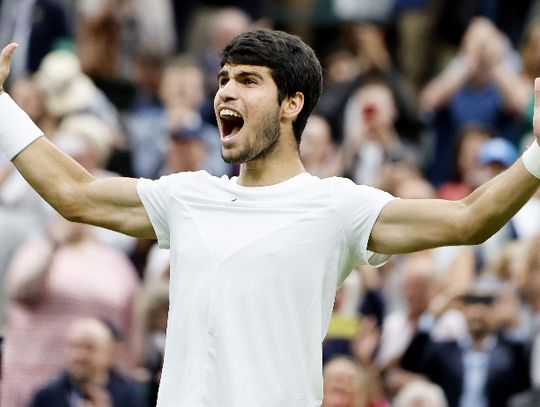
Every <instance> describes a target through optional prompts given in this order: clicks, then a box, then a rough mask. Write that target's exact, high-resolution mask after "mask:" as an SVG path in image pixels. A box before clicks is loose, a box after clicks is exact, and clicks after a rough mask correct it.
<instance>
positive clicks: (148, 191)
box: [137, 173, 186, 249]
mask: <svg viewBox="0 0 540 407" xmlns="http://www.w3.org/2000/svg"><path fill="white" fill-rule="evenodd" d="M185 178H186V176H185V173H180V174H173V175H166V176H163V177H161V178H160V179H158V180H149V179H146V178H140V179H139V181H138V182H137V193H138V195H139V198H140V199H141V202H142V204H143V206H144V209H145V210H146V213H147V214H148V217H149V218H150V222H151V223H152V227H153V228H154V231H155V233H156V237H157V240H158V245H159V247H160V248H162V249H168V248H169V245H170V223H169V207H170V202H171V197H172V194H173V192H174V191H175V190H176V188H177V187H179V186H181V185H182V184H183V183H184V182H185Z"/></svg>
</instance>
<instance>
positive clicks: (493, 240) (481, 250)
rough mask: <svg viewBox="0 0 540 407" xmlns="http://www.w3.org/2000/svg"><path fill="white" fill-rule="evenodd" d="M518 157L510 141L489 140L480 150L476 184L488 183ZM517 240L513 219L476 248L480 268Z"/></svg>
mask: <svg viewBox="0 0 540 407" xmlns="http://www.w3.org/2000/svg"><path fill="white" fill-rule="evenodd" d="M517 157H518V155H517V151H516V149H515V147H514V146H513V144H512V143H510V142H509V141H508V140H506V139H504V138H501V137H495V138H493V139H491V140H487V141H486V142H485V143H484V144H482V145H481V147H480V149H479V150H478V155H477V160H478V164H479V167H478V168H477V171H476V177H475V178H476V182H478V185H481V184H483V183H485V182H488V181H489V180H490V179H492V178H494V177H496V176H497V175H499V174H500V173H501V172H503V171H504V170H505V169H506V168H508V167H510V165H512V164H513V163H514V161H515V160H516V159H517ZM516 238H518V231H517V230H516V228H515V223H514V220H513V219H512V220H510V222H508V223H507V224H506V225H505V226H503V227H502V228H501V229H500V230H499V231H498V232H497V233H495V234H494V235H493V236H492V237H490V238H489V239H488V240H486V241H485V242H484V243H482V244H481V245H479V246H477V247H475V248H474V252H475V256H476V261H477V266H478V268H479V269H480V268H482V267H484V266H486V265H488V264H490V263H492V262H493V261H495V259H496V258H497V257H498V255H499V253H501V251H502V250H503V248H504V246H505V245H506V244H507V243H509V242H510V241H513V240H515V239H516Z"/></svg>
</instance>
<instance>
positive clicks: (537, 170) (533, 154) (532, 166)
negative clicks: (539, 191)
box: [521, 140, 540, 179]
mask: <svg viewBox="0 0 540 407" xmlns="http://www.w3.org/2000/svg"><path fill="white" fill-rule="evenodd" d="M521 160H522V161H523V165H525V168H527V171H529V172H530V173H531V174H532V175H534V176H535V177H536V178H538V179H540V146H538V143H537V142H536V140H535V141H534V142H533V143H532V144H531V145H530V146H529V148H527V150H525V152H524V153H523V155H522V156H521Z"/></svg>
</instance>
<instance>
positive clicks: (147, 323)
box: [134, 280, 169, 406]
mask: <svg viewBox="0 0 540 407" xmlns="http://www.w3.org/2000/svg"><path fill="white" fill-rule="evenodd" d="M168 312H169V283H168V281H165V280H158V281H152V282H149V283H146V285H145V286H144V287H143V289H142V290H141V292H140V294H139V296H138V298H137V302H136V304H135V318H136V320H135V326H136V329H135V332H134V364H135V366H137V367H138V368H139V369H140V370H139V376H141V377H142V379H143V381H145V382H147V391H146V392H145V393H146V395H147V398H148V405H151V406H155V405H156V402H157V393H158V387H159V381H160V379H161V369H162V367H163V356H164V351H165V334H166V330H167V317H168Z"/></svg>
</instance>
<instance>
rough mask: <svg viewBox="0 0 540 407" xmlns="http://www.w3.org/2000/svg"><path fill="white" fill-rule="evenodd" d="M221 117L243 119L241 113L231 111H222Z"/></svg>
mask: <svg viewBox="0 0 540 407" xmlns="http://www.w3.org/2000/svg"><path fill="white" fill-rule="evenodd" d="M219 115H220V116H221V117H230V116H232V117H239V118H242V116H241V115H240V113H236V112H234V111H232V110H230V109H222V110H221V111H220V112H219Z"/></svg>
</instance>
